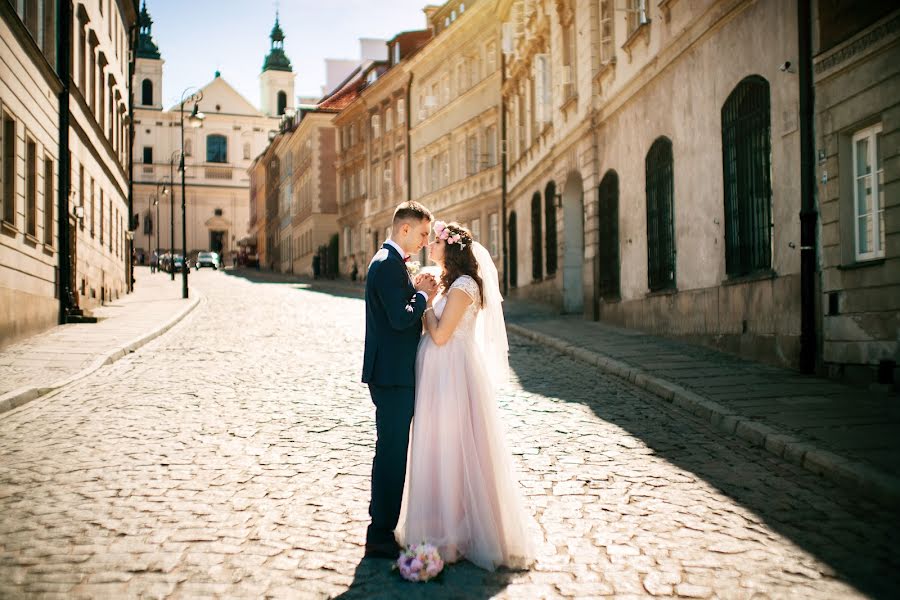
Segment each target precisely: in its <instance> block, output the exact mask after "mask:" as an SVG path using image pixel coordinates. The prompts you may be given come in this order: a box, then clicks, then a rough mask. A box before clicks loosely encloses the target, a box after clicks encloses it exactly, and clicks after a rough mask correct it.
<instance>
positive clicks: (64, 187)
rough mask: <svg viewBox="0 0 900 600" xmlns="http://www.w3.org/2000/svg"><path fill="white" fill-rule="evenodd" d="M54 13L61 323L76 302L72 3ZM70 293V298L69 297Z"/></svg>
mask: <svg viewBox="0 0 900 600" xmlns="http://www.w3.org/2000/svg"><path fill="white" fill-rule="evenodd" d="M56 17H57V23H58V24H59V29H58V34H57V45H56V69H57V73H58V75H59V78H60V80H61V81H62V89H61V90H60V92H59V185H58V186H57V187H58V189H57V192H56V204H57V219H58V222H57V224H58V230H59V231H58V233H57V235H58V238H57V239H58V246H59V281H58V282H57V285H58V292H57V293H58V296H59V317H58V321H59V324H60V325H63V324H65V322H66V317H67V315H68V314H69V310H70V309H73V308H75V307H76V306H77V303H76V302H75V297H74V292H73V290H71V289H69V281H70V280H71V279H72V264H71V260H72V257H71V254H70V253H69V236H70V233H69V188H70V187H71V181H70V179H71V169H72V166H71V164H70V161H69V80H70V79H71V73H70V72H69V59H70V56H69V44H70V43H71V38H72V4H71V2H70V0H60V1H59V2H57V3H56ZM70 295H71V299H70Z"/></svg>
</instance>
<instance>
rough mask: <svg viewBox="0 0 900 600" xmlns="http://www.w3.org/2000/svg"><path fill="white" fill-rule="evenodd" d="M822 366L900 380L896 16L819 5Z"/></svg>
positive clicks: (899, 56) (887, 6)
mask: <svg viewBox="0 0 900 600" xmlns="http://www.w3.org/2000/svg"><path fill="white" fill-rule="evenodd" d="M813 7H814V23H815V27H814V28H813V32H814V35H813V48H814V49H813V52H814V59H813V72H814V81H815V132H816V135H815V148H816V163H817V172H816V179H817V181H818V182H819V185H818V198H819V209H820V219H821V240H820V252H821V255H820V256H821V268H822V273H821V278H822V279H821V297H820V305H821V307H822V313H823V314H822V342H821V343H822V360H823V362H824V365H825V367H826V368H827V369H828V371H829V372H830V374H831V375H832V376H835V377H840V378H845V379H849V380H853V381H861V382H879V383H882V384H890V383H892V382H893V383H896V382H897V381H900V373H898V371H897V363H898V362H900V343H898V342H900V161H898V158H897V156H898V153H897V147H898V145H897V142H896V140H897V139H900V10H897V8H896V6H894V5H891V3H880V2H873V3H857V2H848V1H842V2H833V1H829V2H825V1H823V0H819V1H818V2H814V3H813Z"/></svg>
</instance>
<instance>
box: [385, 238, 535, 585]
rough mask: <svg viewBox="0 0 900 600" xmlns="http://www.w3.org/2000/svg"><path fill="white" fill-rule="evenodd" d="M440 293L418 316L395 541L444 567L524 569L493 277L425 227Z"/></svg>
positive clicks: (523, 524)
mask: <svg viewBox="0 0 900 600" xmlns="http://www.w3.org/2000/svg"><path fill="white" fill-rule="evenodd" d="M434 232H435V240H434V242H432V244H430V253H429V256H430V258H431V260H433V261H434V262H435V263H437V264H438V265H439V266H440V268H441V274H440V281H439V284H440V286H441V293H440V294H438V295H437V296H435V297H434V298H433V299H432V300H429V302H428V307H427V308H426V309H425V314H424V316H423V320H424V324H425V331H426V333H425V334H424V335H423V336H422V339H421V341H420V342H419V349H418V355H417V358H416V404H415V417H414V419H413V426H412V442H411V444H410V454H409V465H410V466H409V470H408V471H407V484H406V486H404V488H405V490H406V495H405V497H404V499H403V510H402V513H401V516H400V526H399V527H398V529H397V534H398V537H399V540H400V543H401V544H403V545H406V544H415V543H419V542H427V543H430V544H434V545H435V546H437V547H438V549H439V551H440V553H441V556H442V557H443V559H444V560H445V561H446V562H448V563H450V562H455V561H457V560H459V559H460V558H466V559H468V560H469V561H470V562H472V563H474V564H476V565H478V566H480V567H482V568H484V569H489V570H494V569H495V568H497V567H499V566H506V567H510V568H515V569H521V568H527V567H528V566H529V565H530V564H531V563H532V562H533V557H534V551H533V547H532V544H531V542H530V540H529V534H528V531H527V519H528V517H527V516H526V513H525V510H524V508H523V504H522V498H521V494H520V491H519V490H518V483H517V481H516V479H515V474H514V469H513V465H512V460H511V455H510V453H509V451H508V450H507V448H506V444H505V442H504V429H503V425H502V423H501V420H500V414H499V410H498V408H497V403H496V396H495V393H494V392H495V389H496V388H497V386H498V385H499V384H501V383H503V382H504V381H505V379H506V377H507V374H508V370H509V363H508V358H507V353H508V345H507V339H506V329H505V325H504V321H503V310H502V307H501V302H502V301H503V299H502V297H501V295H500V288H499V282H498V278H497V269H496V267H494V263H493V260H492V259H491V256H490V254H489V253H488V251H487V250H486V249H485V248H484V247H483V246H482V245H481V244H478V243H477V242H474V241H473V239H472V234H471V233H470V232H469V231H468V230H466V229H465V228H463V227H462V226H460V225H459V224H457V223H450V224H449V225H448V224H445V223H443V222H441V221H437V222H435V224H434Z"/></svg>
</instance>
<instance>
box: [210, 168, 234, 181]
mask: <svg viewBox="0 0 900 600" xmlns="http://www.w3.org/2000/svg"><path fill="white" fill-rule="evenodd" d="M231 171H232V168H231V167H209V166H206V167H203V176H204V177H206V178H207V179H220V180H231Z"/></svg>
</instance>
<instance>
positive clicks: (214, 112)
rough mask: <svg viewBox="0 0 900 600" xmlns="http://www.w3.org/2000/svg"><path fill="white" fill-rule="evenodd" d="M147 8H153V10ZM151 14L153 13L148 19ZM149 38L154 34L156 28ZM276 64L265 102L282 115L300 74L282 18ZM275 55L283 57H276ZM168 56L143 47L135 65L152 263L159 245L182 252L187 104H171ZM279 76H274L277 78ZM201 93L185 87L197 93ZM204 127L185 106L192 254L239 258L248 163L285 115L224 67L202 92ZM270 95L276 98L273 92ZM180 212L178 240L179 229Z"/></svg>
mask: <svg viewBox="0 0 900 600" xmlns="http://www.w3.org/2000/svg"><path fill="white" fill-rule="evenodd" d="M145 10H146V9H145ZM148 18H149V16H148ZM148 35H149V32H148ZM271 37H272V54H270V56H269V57H267V59H266V60H267V63H266V64H267V65H269V64H270V63H271V64H275V65H276V66H278V67H279V68H277V69H275V68H272V69H269V70H267V71H264V72H263V73H262V74H261V75H260V86H261V91H262V98H263V104H264V105H265V107H266V109H267V110H271V111H274V112H275V113H277V111H278V110H280V111H281V114H284V113H285V112H286V111H291V110H292V107H293V95H294V94H293V77H294V74H293V72H291V71H290V70H284V69H290V63H289V62H287V64H286V66H285V64H284V63H285V61H286V60H287V59H286V58H284V55H283V50H281V46H280V44H281V43H282V42H283V39H284V36H283V34H282V33H281V30H280V27H279V25H278V23H277V21H276V25H275V28H274V29H273V32H272V36H271ZM273 55H275V56H276V58H277V60H272V56H273ZM163 62H164V61H163V60H162V58H161V56H160V55H159V52H158V51H156V49H155V46H154V47H153V48H150V49H145V50H144V51H143V52H141V51H139V52H138V55H137V60H136V67H135V79H134V88H135V90H136V93H135V142H134V153H135V160H134V166H133V176H134V212H135V214H136V215H138V216H139V227H138V229H137V231H135V248H136V250H137V252H138V253H139V254H142V255H144V256H145V257H146V258H145V260H147V259H149V254H150V253H151V252H152V251H153V250H155V249H156V248H157V244H158V247H159V248H161V249H162V251H163V252H167V251H169V250H170V249H172V248H174V251H175V252H176V253H179V254H180V253H181V251H182V248H183V247H185V242H184V241H183V240H182V235H181V231H182V217H181V201H182V199H181V172H180V170H179V164H180V158H181V143H182V142H181V119H182V114H181V110H180V109H181V104H180V102H178V103H176V104H174V105H173V106H171V107H169V108H168V109H164V107H163V104H162V98H163V93H164V92H163V88H162V73H163ZM273 78H274V79H273ZM196 91H198V90H185V94H184V97H185V98H188V99H189V98H190V97H191V94H192V93H193V92H196ZM199 92H200V94H201V95H202V98H201V99H200V101H199V103H197V106H198V110H199V111H200V112H201V113H202V114H203V116H204V118H203V120H202V125H201V126H200V127H199V128H194V127H192V126H191V124H190V119H189V116H190V113H191V111H192V109H193V106H194V102H192V101H190V100H187V101H186V103H185V104H184V120H185V123H184V155H185V164H186V169H185V200H186V203H185V204H186V207H185V208H186V210H185V212H186V217H185V222H186V224H187V240H186V248H187V252H188V254H189V255H192V254H194V253H196V252H198V251H204V250H209V251H214V252H219V253H220V254H222V255H223V256H224V257H228V256H231V255H232V253H234V252H236V251H237V249H238V245H237V242H238V241H239V240H241V239H242V238H244V236H246V235H247V233H248V231H249V218H250V206H249V191H250V178H249V173H248V168H249V167H250V164H251V163H252V161H253V159H254V158H255V157H256V156H257V155H258V154H259V153H261V152H262V151H263V150H264V149H265V148H266V146H267V144H268V142H269V135H270V132H271V131H273V130H276V129H277V128H278V127H279V122H280V118H281V117H280V116H279V115H278V114H271V115H270V114H267V113H266V112H265V111H264V110H262V109H257V108H256V107H254V106H253V105H252V104H251V103H250V102H249V101H248V100H246V99H245V98H244V97H243V96H241V94H240V93H238V92H237V90H235V89H234V88H233V87H232V86H231V85H230V84H229V83H228V82H227V81H226V80H225V79H224V78H223V77H221V75H220V74H219V72H216V73H215V76H214V78H213V79H212V81H210V82H209V83H207V84H206V85H204V86H203V87H201V88H200V89H199ZM269 96H270V97H269ZM173 215H174V240H173V237H172V233H173V227H172V225H173V218H172V217H173Z"/></svg>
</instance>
